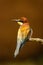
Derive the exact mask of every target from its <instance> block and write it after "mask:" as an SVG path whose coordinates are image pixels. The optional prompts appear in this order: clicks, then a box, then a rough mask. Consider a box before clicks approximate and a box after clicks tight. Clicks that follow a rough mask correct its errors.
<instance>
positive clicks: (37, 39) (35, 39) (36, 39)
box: [29, 38, 43, 44]
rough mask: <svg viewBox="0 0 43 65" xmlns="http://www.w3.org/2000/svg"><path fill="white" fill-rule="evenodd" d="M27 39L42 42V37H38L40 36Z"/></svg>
mask: <svg viewBox="0 0 43 65" xmlns="http://www.w3.org/2000/svg"><path fill="white" fill-rule="evenodd" d="M29 41H36V42H40V43H42V44H43V39H40V38H29Z"/></svg>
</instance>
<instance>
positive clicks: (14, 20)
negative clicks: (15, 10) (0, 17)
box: [12, 19, 20, 22]
mask: <svg viewBox="0 0 43 65" xmlns="http://www.w3.org/2000/svg"><path fill="white" fill-rule="evenodd" d="M12 21H13V22H20V19H12Z"/></svg>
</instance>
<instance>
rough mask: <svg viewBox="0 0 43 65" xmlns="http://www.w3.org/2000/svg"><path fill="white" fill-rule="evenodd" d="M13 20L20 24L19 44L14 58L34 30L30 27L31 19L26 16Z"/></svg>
mask: <svg viewBox="0 0 43 65" xmlns="http://www.w3.org/2000/svg"><path fill="white" fill-rule="evenodd" d="M13 21H15V22H17V23H18V24H19V25H20V27H19V29H18V33H17V44H16V48H15V52H14V58H16V56H17V55H18V54H19V52H20V50H21V49H22V47H23V46H24V44H25V43H26V41H28V40H29V38H31V36H32V33H33V30H32V28H31V27H30V24H29V21H28V19H27V18H26V17H21V18H19V19H13Z"/></svg>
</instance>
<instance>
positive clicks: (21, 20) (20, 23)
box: [14, 17, 28, 25]
mask: <svg viewBox="0 0 43 65" xmlns="http://www.w3.org/2000/svg"><path fill="white" fill-rule="evenodd" d="M14 21H16V22H17V23H18V24H19V25H22V24H24V23H28V19H27V18H26V17H21V18H20V19H14Z"/></svg>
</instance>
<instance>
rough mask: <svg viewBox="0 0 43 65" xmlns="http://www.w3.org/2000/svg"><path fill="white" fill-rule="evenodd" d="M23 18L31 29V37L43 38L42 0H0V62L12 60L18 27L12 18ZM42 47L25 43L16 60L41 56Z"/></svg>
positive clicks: (32, 43) (38, 44)
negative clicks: (25, 18) (27, 21)
mask: <svg viewBox="0 0 43 65" xmlns="http://www.w3.org/2000/svg"><path fill="white" fill-rule="evenodd" d="M22 16H25V17H27V18H28V20H29V23H30V26H31V27H32V29H33V36H32V37H39V38H43V0H0V60H1V59H2V60H3V59H14V56H13V54H14V51H15V48H16V38H17V31H18V28H19V25H18V24H17V23H16V22H12V21H11V19H13V18H20V17H22ZM42 52H43V45H41V44H40V43H37V42H26V44H25V45H24V47H23V48H22V49H21V51H20V54H19V55H18V56H17V59H21V60H22V59H28V58H29V57H31V56H35V57H36V56H38V55H40V54H43V53H42Z"/></svg>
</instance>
